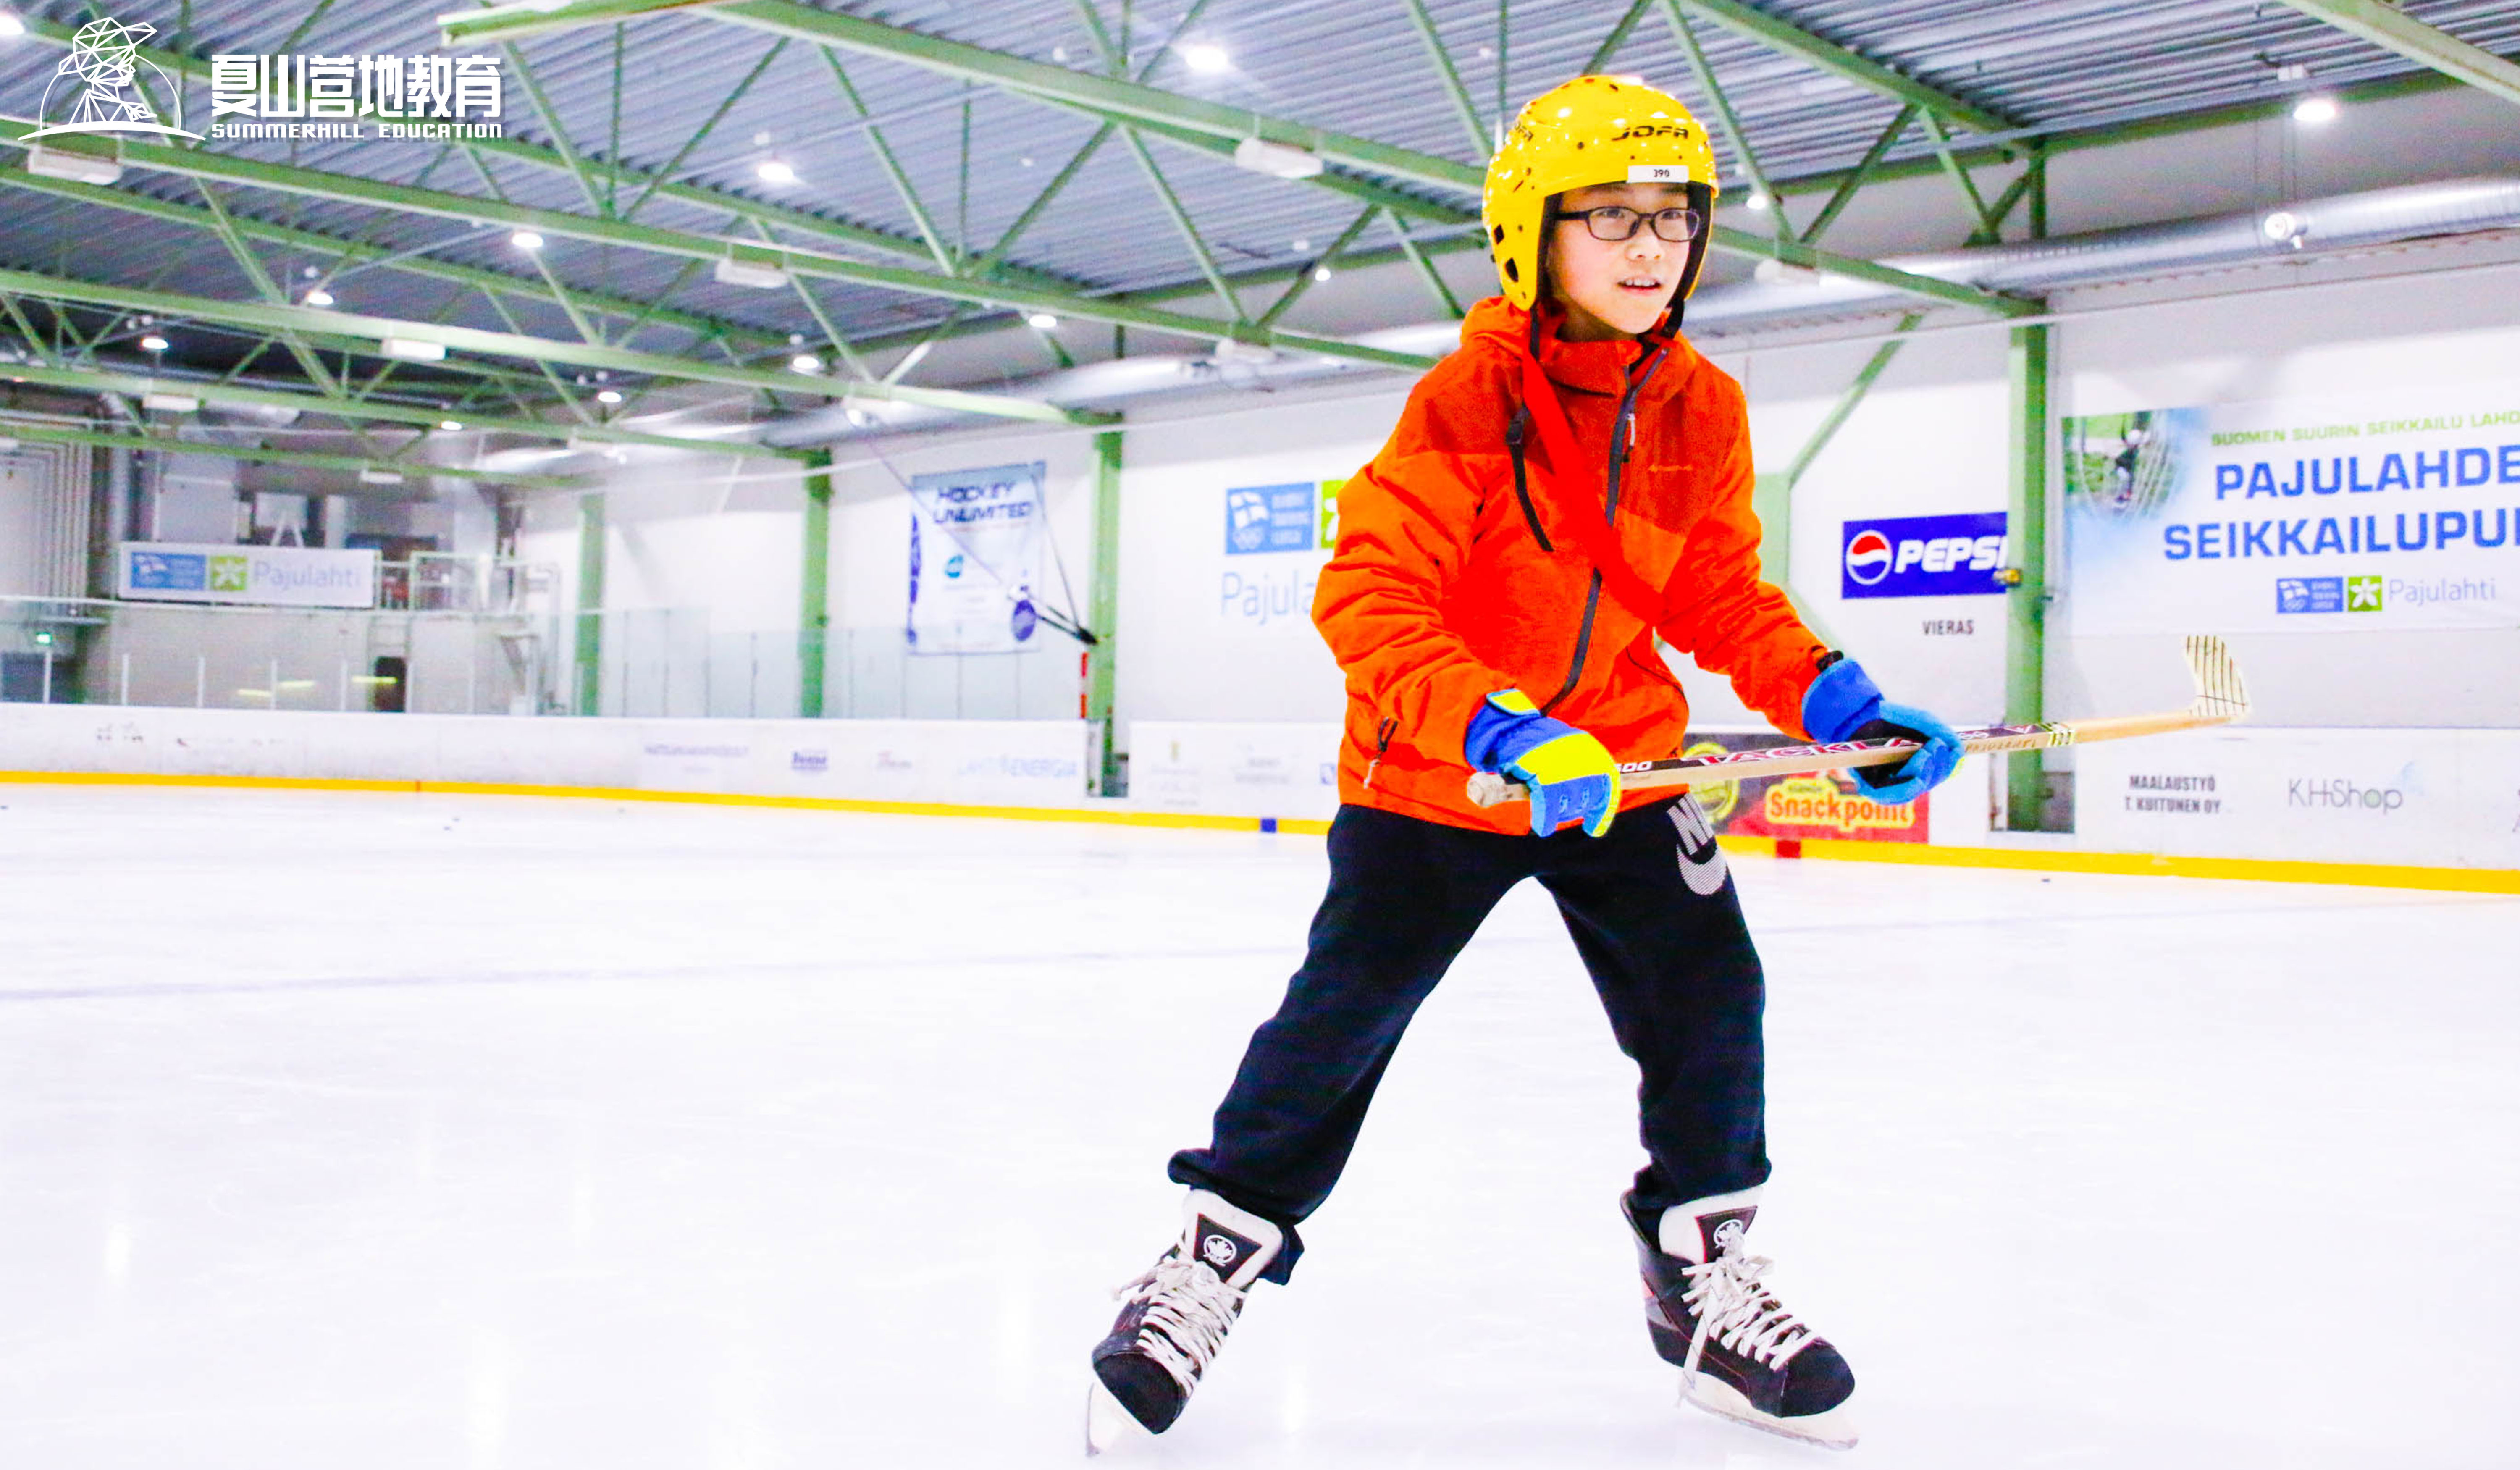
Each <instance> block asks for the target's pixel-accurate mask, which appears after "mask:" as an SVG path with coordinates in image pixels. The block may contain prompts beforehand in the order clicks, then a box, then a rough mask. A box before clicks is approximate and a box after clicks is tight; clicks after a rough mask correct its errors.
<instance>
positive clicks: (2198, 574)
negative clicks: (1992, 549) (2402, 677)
mask: <svg viewBox="0 0 2520 1470" xmlns="http://www.w3.org/2000/svg"><path fill="white" fill-rule="evenodd" d="M2063 436H2064V468H2065V551H2066V557H2067V570H2068V574H2069V575H2070V577H2071V579H2072V582H2071V586H2072V593H2073V596H2072V597H2071V599H2070V600H2069V601H2068V606H2067V612H2068V615H2069V616H2070V617H2071V618H2072V619H2073V631H2074V632H2075V633H2077V634H2113V633H2176V632H2185V631H2189V630H2193V629H2198V628H2212V629H2217V630H2220V631H2223V632H2230V633H2363V632H2380V631H2394V630H2403V629H2417V628H2511V627H2520V380H2510V379H2505V380H2502V381H2491V380H2488V381H2482V382H2477V383H2473V384H2467V385H2462V386H2459V387H2455V388H2439V389H2423V390H2408V391H2401V392H2375V393H2371V394H2368V395H2363V396H2359V397H2356V398H2352V399H2343V400H2325V401H2319V400H2307V401H2292V402H2273V403H2237V404H2215V405H2212V406H2209V407H2204V408H2170V409H2139V410H2136V411H2133V412H2129V413H2120V414H2094V415H2089V416H2085V417H2081V418H2070V419H2067V420H2065V421H2064V423H2063Z"/></svg>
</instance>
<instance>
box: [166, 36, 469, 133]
mask: <svg viewBox="0 0 2520 1470" xmlns="http://www.w3.org/2000/svg"><path fill="white" fill-rule="evenodd" d="M506 103H507V79H506V76H505V75H504V74H503V73H502V72H501V71H500V69H499V59H498V58H497V57H495V56H427V55H422V56H377V55H361V56H299V55H296V54H294V53H293V54H291V55H288V56H245V55H235V54H227V55H217V56H212V57H211V58H210V136H211V137H213V138H431V139H452V138H504V137H506V136H507V124H505V123H504V122H501V121H499V120H498V119H499V117H500V116H501V113H502V111H504V109H505V107H506ZM223 117H236V118H239V119H250V120H240V121H235V122H222V121H220V120H219V119H220V118H223ZM371 128H373V129H374V130H373V131H371V130H370V129H371Z"/></svg>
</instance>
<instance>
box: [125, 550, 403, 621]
mask: <svg viewBox="0 0 2520 1470" xmlns="http://www.w3.org/2000/svg"><path fill="white" fill-rule="evenodd" d="M120 550H121V555H120V556H119V557H116V558H115V560H116V566H117V570H118V572H119V576H118V578H117V580H118V581H119V583H120V584H121V586H120V592H121V595H122V597H124V598H125V599H128V600H134V601H162V602H242V603H249V604H255V605H260V606H272V607H374V606H375V605H376V604H377V554H376V553H375V552H374V551H372V550H362V551H328V550H322V549H318V548H311V547H293V546H182V545H175V544H171V543H167V542H155V541H126V542H124V543H122V546H121V549H120Z"/></svg>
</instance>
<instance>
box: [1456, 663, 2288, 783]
mask: <svg viewBox="0 0 2520 1470" xmlns="http://www.w3.org/2000/svg"><path fill="white" fill-rule="evenodd" d="M2187 673H2188V677H2189V678H2191V679H2193V680H2195V682H2196V698H2195V699H2194V700H2193V701H2192V702H2191V703H2189V705H2188V706H2187V707H2186V708H2185V709H2183V710H2179V711H2176V712H2173V713H2168V714H2158V715H2109V716H2103V717H2101V718H2098V719H2093V720H2050V721H2047V722H2045V723H2042V724H2038V725H1981V726H1978V727H1976V728H1974V729H1970V730H1962V731H1956V732H1954V733H1955V734H1957V735H1958V736H1959V737H1960V746H1961V748H1962V749H1964V750H1966V751H1967V752H1968V753H1969V754H1971V755H1989V754H1994V753H1996V752H2000V751H2005V750H2044V749H2047V748H2048V747H2050V746H2055V745H2088V744H2090V743H2092V742H2093V741H2094V740H2123V739H2128V738H2131V737H2133V736H2135V735H2165V734H2167V733H2169V732H2171V731H2174V730H2201V729H2203V728H2204V727H2206V726H2209V725H2228V724H2230V723H2231V722H2232V721H2234V720H2237V719H2240V718H2242V717H2244V716H2246V715H2247V714H2248V712H2249V694H2248V690H2246V689H2245V688H2243V687H2242V685H2241V683H2240V666H2239V664H2238V663H2236V662H2234V661H2233V659H2232V657H2231V650H2230V648H2229V647H2228V646H2225V644H2224V642H2223V640H2221V639H2219V638H2215V637H2213V636H2211V635H2206V634H2195V635H2191V636H2189V638H2188V640H2187ZM1916 748H1917V743H1916V742H1915V741H1914V740H1839V741H1835V742H1833V743H1830V744H1825V745H1783V746H1778V747H1776V748H1773V749H1768V750H1735V751H1727V752H1724V753H1722V754H1719V755H1688V756H1678V757H1674V758H1673V759H1671V760H1664V761H1635V762H1632V763H1629V764H1627V765H1623V766H1621V767H1620V768H1619V776H1620V780H1621V781H1622V783H1623V784H1624V786H1625V787H1626V789H1628V790H1630V791H1649V790H1654V789H1657V788H1660V787H1663V786H1680V785H1692V784H1694V785H1711V784H1717V783H1721V782H1724V781H1731V780H1740V779H1741V778H1743V777H1750V776H1801V775H1808V774H1809V773H1811V772H1814V771H1842V770H1845V769H1847V768H1849V767H1854V766H1885V765H1889V764H1891V763H1892V762H1895V761H1903V760H1906V759H1907V758H1908V754H1909V752H1911V751H1913V750H1915V749H1916ZM1469 791H1470V800H1471V801H1473V802H1475V803H1477V804H1478V805H1480V806H1483V807H1493V806H1500V805H1503V804H1504V803H1506V802H1508V801H1528V800H1530V799H1531V788H1530V787H1528V786H1525V785H1524V784H1522V783H1521V782H1520V781H1517V780H1508V779H1507V778H1505V777H1502V776H1497V775H1492V774H1490V773H1488V772H1484V771H1482V772H1480V773H1479V774H1477V775H1475V776H1473V777H1471V778H1470V787H1469Z"/></svg>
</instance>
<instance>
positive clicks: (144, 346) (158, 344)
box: [140, 332, 170, 352]
mask: <svg viewBox="0 0 2520 1470" xmlns="http://www.w3.org/2000/svg"><path fill="white" fill-rule="evenodd" d="M169 345H170V344H169V343H168V342H167V340H166V339H165V338H164V337H162V336H159V335H158V334H156V333H154V332H153V333H151V334H148V335H147V336H144V337H142V338H141V339H140V350H141V351H143V352H163V351H165V350H166V348H167V347H168V346H169Z"/></svg>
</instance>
